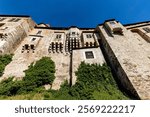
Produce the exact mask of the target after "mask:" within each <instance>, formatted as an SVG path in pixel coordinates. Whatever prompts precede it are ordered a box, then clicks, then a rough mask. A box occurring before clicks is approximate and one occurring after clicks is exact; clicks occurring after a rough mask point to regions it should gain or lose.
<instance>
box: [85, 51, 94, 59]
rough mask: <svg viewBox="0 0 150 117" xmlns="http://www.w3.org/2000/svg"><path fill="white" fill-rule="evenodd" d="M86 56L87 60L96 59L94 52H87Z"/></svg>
mask: <svg viewBox="0 0 150 117" xmlns="http://www.w3.org/2000/svg"><path fill="white" fill-rule="evenodd" d="M85 56H86V59H93V58H94V54H93V52H92V51H87V52H85Z"/></svg>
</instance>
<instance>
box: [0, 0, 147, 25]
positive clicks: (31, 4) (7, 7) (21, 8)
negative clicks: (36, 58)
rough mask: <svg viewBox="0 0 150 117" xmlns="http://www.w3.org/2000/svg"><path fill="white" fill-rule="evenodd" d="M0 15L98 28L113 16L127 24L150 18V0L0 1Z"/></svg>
mask: <svg viewBox="0 0 150 117" xmlns="http://www.w3.org/2000/svg"><path fill="white" fill-rule="evenodd" d="M0 14H9V15H10V14H15V15H30V16H31V17H32V18H33V19H34V20H35V21H36V22H37V23H41V22H44V23H48V24H50V25H51V26H53V27H67V26H72V25H76V26H78V27H96V26H97V24H100V23H103V22H104V20H107V19H112V18H115V19H116V20H119V21H120V22H121V23H123V24H127V23H134V22H141V21H147V20H150V0H0Z"/></svg>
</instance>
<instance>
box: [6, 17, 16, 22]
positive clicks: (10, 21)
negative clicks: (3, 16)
mask: <svg viewBox="0 0 150 117" xmlns="http://www.w3.org/2000/svg"><path fill="white" fill-rule="evenodd" d="M15 19H16V18H12V19H10V20H9V21H8V22H12V21H14V20H15Z"/></svg>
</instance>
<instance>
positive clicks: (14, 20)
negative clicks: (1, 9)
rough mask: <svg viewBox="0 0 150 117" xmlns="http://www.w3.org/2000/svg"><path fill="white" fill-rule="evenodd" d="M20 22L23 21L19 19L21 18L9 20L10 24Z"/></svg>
mask: <svg viewBox="0 0 150 117" xmlns="http://www.w3.org/2000/svg"><path fill="white" fill-rule="evenodd" d="M19 20H21V19H19V18H12V19H10V20H9V22H18V21H19Z"/></svg>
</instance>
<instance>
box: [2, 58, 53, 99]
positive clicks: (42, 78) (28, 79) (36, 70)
mask: <svg viewBox="0 0 150 117" xmlns="http://www.w3.org/2000/svg"><path fill="white" fill-rule="evenodd" d="M25 73H26V76H25V77H24V78H23V80H22V81H14V82H13V81H12V79H13V78H9V79H7V80H4V81H3V82H1V83H0V95H7V96H11V95H16V94H25V93H28V92H31V91H35V90H36V88H39V87H41V86H43V85H45V84H52V82H53V80H54V78H55V76H54V73H55V64H54V62H53V61H52V60H51V59H50V58H48V57H43V58H42V59H41V60H39V61H37V62H36V63H35V65H33V64H31V65H30V66H29V69H28V70H26V71H25Z"/></svg>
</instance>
